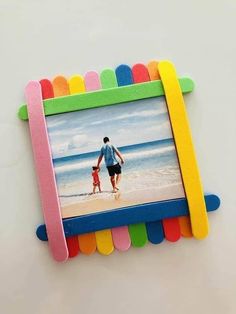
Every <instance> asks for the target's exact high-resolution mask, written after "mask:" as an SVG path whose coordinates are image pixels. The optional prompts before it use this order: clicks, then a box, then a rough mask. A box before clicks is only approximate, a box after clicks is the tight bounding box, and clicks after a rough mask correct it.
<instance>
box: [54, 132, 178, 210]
mask: <svg viewBox="0 0 236 314" xmlns="http://www.w3.org/2000/svg"><path fill="white" fill-rule="evenodd" d="M118 149H119V150H120V152H121V153H122V155H123V156H124V159H125V164H124V165H122V180H121V184H120V190H121V191H122V193H123V192H124V195H125V194H126V195H128V194H129V193H132V192H133V191H135V192H136V193H137V191H138V192H139V193H142V191H144V190H145V191H147V190H148V189H153V187H155V188H162V189H165V187H166V188H169V187H170V186H172V185H176V184H180V183H181V176H180V171H179V166H178V160H177V156H176V151H175V145H174V141H173V139H172V138H170V139H164V140H160V141H153V142H148V143H140V144H135V145H129V146H124V147H118ZM99 154H100V152H99V151H96V152H89V153H85V154H80V155H74V156H68V157H62V158H57V159H54V160H53V163H54V168H55V173H56V181H57V186H58V192H59V196H60V202H61V205H62V206H65V205H69V204H73V203H80V202H85V201H87V200H89V198H91V192H92V189H93V180H92V176H91V173H92V166H94V165H96V164H97V159H98V157H99ZM99 176H100V181H101V187H102V191H103V193H101V194H97V197H99V198H106V197H108V198H109V197H110V195H111V190H112V187H111V184H110V179H109V175H108V172H107V169H106V166H105V164H104V161H103V162H102V164H101V171H100V173H99Z"/></svg>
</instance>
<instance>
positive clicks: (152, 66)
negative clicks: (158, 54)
mask: <svg viewBox="0 0 236 314" xmlns="http://www.w3.org/2000/svg"><path fill="white" fill-rule="evenodd" d="M157 65H158V62H157V61H155V60H154V61H151V62H149V63H148V65H147V68H148V72H149V76H150V79H151V81H156V80H160V79H161V77H160V74H159V72H158V68H157Z"/></svg>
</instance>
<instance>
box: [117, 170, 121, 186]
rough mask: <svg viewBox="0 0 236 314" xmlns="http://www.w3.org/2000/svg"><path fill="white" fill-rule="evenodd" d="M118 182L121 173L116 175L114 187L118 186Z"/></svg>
mask: <svg viewBox="0 0 236 314" xmlns="http://www.w3.org/2000/svg"><path fill="white" fill-rule="evenodd" d="M120 180H121V173H119V174H117V175H116V186H117V185H119V183H120Z"/></svg>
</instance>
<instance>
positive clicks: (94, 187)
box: [93, 185, 96, 194]
mask: <svg viewBox="0 0 236 314" xmlns="http://www.w3.org/2000/svg"><path fill="white" fill-rule="evenodd" d="M95 191H96V185H93V194H95Z"/></svg>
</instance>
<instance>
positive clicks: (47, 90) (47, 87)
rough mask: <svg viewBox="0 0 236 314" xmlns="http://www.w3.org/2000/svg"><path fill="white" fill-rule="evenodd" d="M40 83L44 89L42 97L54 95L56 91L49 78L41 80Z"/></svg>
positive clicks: (46, 97)
mask: <svg viewBox="0 0 236 314" xmlns="http://www.w3.org/2000/svg"><path fill="white" fill-rule="evenodd" d="M40 85H41V89H42V98H43V100H44V99H50V98H53V97H54V91H53V87H52V83H51V82H50V81H49V80H48V79H42V80H40Z"/></svg>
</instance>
